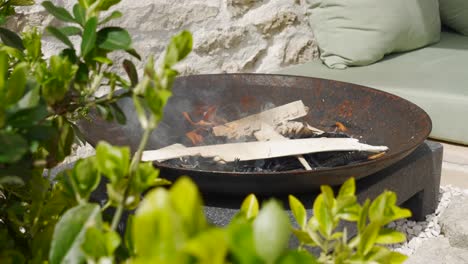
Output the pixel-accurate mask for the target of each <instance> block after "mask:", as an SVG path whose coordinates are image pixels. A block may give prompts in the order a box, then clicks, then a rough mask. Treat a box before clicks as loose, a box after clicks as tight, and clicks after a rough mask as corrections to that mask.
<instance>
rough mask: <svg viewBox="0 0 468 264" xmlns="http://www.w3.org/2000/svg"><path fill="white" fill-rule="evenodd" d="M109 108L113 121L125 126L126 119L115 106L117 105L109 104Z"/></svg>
mask: <svg viewBox="0 0 468 264" xmlns="http://www.w3.org/2000/svg"><path fill="white" fill-rule="evenodd" d="M109 106H110V107H111V109H112V114H113V115H114V117H115V119H116V120H117V122H118V123H119V124H121V125H125V123H126V122H127V118H126V117H125V113H124V112H123V111H122V109H120V107H119V106H118V105H117V103H111V104H109Z"/></svg>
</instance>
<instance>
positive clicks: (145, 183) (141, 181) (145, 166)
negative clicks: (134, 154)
mask: <svg viewBox="0 0 468 264" xmlns="http://www.w3.org/2000/svg"><path fill="white" fill-rule="evenodd" d="M158 176H159V170H157V169H155V168H154V166H153V163H152V162H144V163H140V164H138V169H137V171H136V173H135V176H134V177H133V181H132V182H131V183H130V185H131V189H132V191H133V192H134V193H135V195H140V193H141V192H143V191H146V190H147V189H148V188H149V187H152V186H154V184H155V183H156V178H157V177H158Z"/></svg>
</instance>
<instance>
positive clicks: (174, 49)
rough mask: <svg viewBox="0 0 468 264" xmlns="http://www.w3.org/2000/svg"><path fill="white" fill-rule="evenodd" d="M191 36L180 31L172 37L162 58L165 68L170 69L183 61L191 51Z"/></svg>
mask: <svg viewBox="0 0 468 264" xmlns="http://www.w3.org/2000/svg"><path fill="white" fill-rule="evenodd" d="M192 44H193V40H192V34H190V32H188V31H185V30H184V31H182V32H181V33H179V34H178V35H176V36H174V37H172V39H171V42H170V43H169V46H168V47H167V50H166V55H165V57H164V65H165V67H168V68H169V67H172V66H173V65H174V64H176V63H177V62H179V61H181V60H182V59H184V58H185V57H186V56H187V55H188V54H189V53H190V51H192Z"/></svg>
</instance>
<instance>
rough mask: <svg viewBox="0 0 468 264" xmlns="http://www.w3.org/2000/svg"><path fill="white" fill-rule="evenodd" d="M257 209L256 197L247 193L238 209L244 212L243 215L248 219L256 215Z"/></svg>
mask: <svg viewBox="0 0 468 264" xmlns="http://www.w3.org/2000/svg"><path fill="white" fill-rule="evenodd" d="M258 209H259V206H258V200H257V197H255V194H249V195H248V196H247V197H246V198H245V199H244V201H243V202H242V205H241V208H240V211H241V212H242V213H244V215H245V217H246V218H247V219H248V220H249V219H254V218H255V217H257V215H258Z"/></svg>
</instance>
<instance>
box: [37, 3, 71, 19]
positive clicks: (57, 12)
mask: <svg viewBox="0 0 468 264" xmlns="http://www.w3.org/2000/svg"><path fill="white" fill-rule="evenodd" d="M42 6H43V7H44V8H45V9H46V10H47V12H49V13H50V14H51V15H53V16H54V17H56V18H57V19H59V20H62V21H65V22H76V20H75V19H74V18H73V16H72V15H71V14H70V13H69V12H68V11H67V10H66V9H65V8H63V7H57V6H55V5H54V4H53V3H52V2H50V1H44V2H42Z"/></svg>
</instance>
